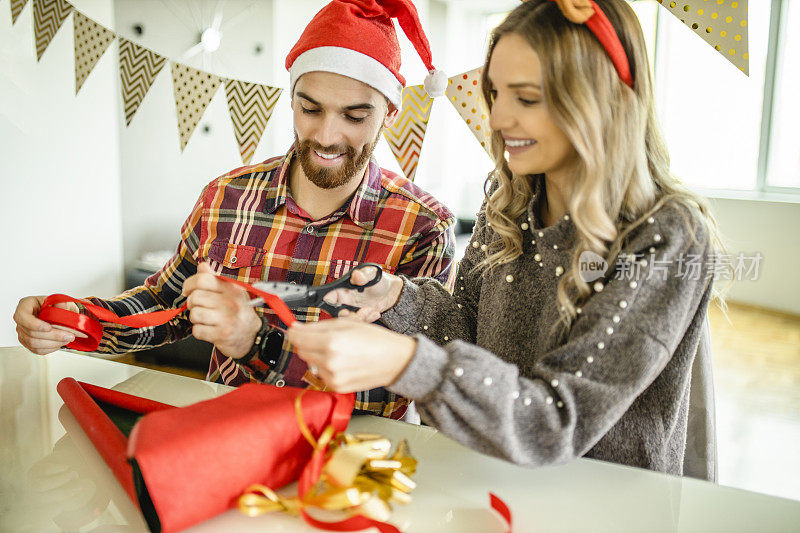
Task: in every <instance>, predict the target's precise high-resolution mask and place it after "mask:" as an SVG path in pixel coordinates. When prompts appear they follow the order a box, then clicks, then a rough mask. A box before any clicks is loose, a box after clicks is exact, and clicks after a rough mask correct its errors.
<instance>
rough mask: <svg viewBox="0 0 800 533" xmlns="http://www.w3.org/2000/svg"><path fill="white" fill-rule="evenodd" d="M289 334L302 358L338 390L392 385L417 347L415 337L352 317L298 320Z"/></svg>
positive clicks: (347, 390) (346, 390)
mask: <svg viewBox="0 0 800 533" xmlns="http://www.w3.org/2000/svg"><path fill="white" fill-rule="evenodd" d="M286 335H287V337H286V338H287V340H288V341H289V342H291V343H292V345H293V346H294V348H295V350H297V353H298V354H299V355H300V357H301V358H302V359H303V360H304V361H305V362H307V363H308V364H309V366H310V365H313V366H315V367H316V371H317V374H318V375H319V377H321V378H322V380H323V381H325V384H326V385H327V386H328V387H330V388H331V389H332V390H334V391H336V392H355V391H362V390H369V389H373V388H375V387H385V386H386V385H391V384H392V383H394V382H395V380H397V378H398V377H399V376H400V374H402V373H403V371H404V370H405V369H406V366H408V363H409V362H410V361H411V359H412V358H413V357H414V353H415V352H416V349H417V341H416V340H414V338H413V337H407V336H405V335H400V334H399V333H394V332H393V331H389V330H388V329H384V328H382V327H380V326H376V325H374V324H365V323H363V322H359V321H357V320H353V319H352V318H351V319H348V318H335V319H332V320H322V321H320V322H315V323H312V324H303V323H301V322H295V323H294V324H293V325H292V326H291V327H290V328H289V330H288V331H287V333H286Z"/></svg>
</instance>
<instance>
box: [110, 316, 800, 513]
mask: <svg viewBox="0 0 800 533" xmlns="http://www.w3.org/2000/svg"><path fill="white" fill-rule="evenodd" d="M709 315H710V319H711V337H712V349H713V357H714V378H715V389H716V403H717V437H718V443H719V444H718V453H719V482H720V484H722V485H727V486H732V487H738V488H743V489H747V490H753V491H757V492H763V493H767V494H772V495H776V496H783V497H786V498H792V499H795V500H800V317H797V316H792V315H786V314H780V313H775V312H773V311H768V310H763V309H757V308H752V307H748V306H744V305H738V304H735V303H730V304H729V308H728V312H727V317H726V316H725V315H724V314H723V313H722V312H721V311H720V310H719V309H718V308H716V307H714V308H712V309H711V310H710V313H709ZM117 360H119V361H122V362H126V363H129V364H135V365H138V366H144V367H147V368H152V369H156V370H162V371H166V372H172V373H175V374H180V375H183V376H190V377H194V378H198V379H203V378H204V377H205V376H204V373H202V372H197V371H192V370H185V369H180V368H174V367H164V366H159V365H155V364H148V363H140V362H137V361H135V360H134V358H133V356H132V355H126V356H121V358H120V359H117Z"/></svg>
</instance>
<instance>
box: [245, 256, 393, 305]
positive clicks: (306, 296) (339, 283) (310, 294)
mask: <svg viewBox="0 0 800 533" xmlns="http://www.w3.org/2000/svg"><path fill="white" fill-rule="evenodd" d="M367 267H374V268H375V269H376V271H377V272H376V274H375V277H374V278H372V279H371V280H370V281H369V282H368V283H366V284H365V285H354V284H352V283H351V282H350V278H351V277H352V275H353V272H355V271H356V270H360V269H363V268H367ZM381 276H383V269H382V268H381V267H380V265H378V264H376V263H362V264H360V265H358V266H356V267H355V268H353V269H352V270H351V271H349V272H348V273H347V274H345V275H344V276H342V277H340V278H339V279H336V280H334V281H331V282H330V283H326V284H325V285H317V286H311V285H297V284H295V283H287V282H285V281H259V282H256V283H253V287H255V288H256V289H260V290H262V291H265V292H269V293H271V294H274V295H275V296H277V297H279V298H280V299H281V300H283V302H284V303H285V304H286V306H287V307H289V309H300V308H304V307H318V308H320V309H322V310H323V311H325V312H326V313H328V314H329V315H331V316H333V317H335V316H338V314H339V311H341V310H342V309H347V310H348V311H353V312H355V311H358V310H359V309H360V308H359V307H355V306H353V305H348V304H341V303H330V302H326V301H325V299H324V298H325V295H326V294H328V293H329V292H331V291H335V290H336V289H353V290H356V291H358V292H362V291H363V290H364V289H366V288H367V287H371V286H373V285H375V284H376V283H378V282H379V281H380V280H381ZM263 303H264V300H263V299H261V298H255V299H253V300H250V305H252V306H256V305H261V304H263Z"/></svg>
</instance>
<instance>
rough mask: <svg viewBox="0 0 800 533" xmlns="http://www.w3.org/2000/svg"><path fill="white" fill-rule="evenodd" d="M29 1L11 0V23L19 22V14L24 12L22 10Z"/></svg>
mask: <svg viewBox="0 0 800 533" xmlns="http://www.w3.org/2000/svg"><path fill="white" fill-rule="evenodd" d="M27 3H28V0H11V25H12V26H13V25H14V24H16V23H17V19H18V18H19V14H20V13H22V10H23V9H25V4H27Z"/></svg>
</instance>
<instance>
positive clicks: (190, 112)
mask: <svg viewBox="0 0 800 533" xmlns="http://www.w3.org/2000/svg"><path fill="white" fill-rule="evenodd" d="M221 83H222V79H221V78H219V77H217V76H214V75H213V74H210V73H208V72H203V71H202V70H197V69H194V68H192V67H188V66H186V65H181V64H180V63H173V64H172V84H173V87H174V88H175V107H176V108H177V110H178V131H179V132H180V135H181V151H183V149H184V148H186V144H187V143H188V142H189V138H190V137H191V136H192V132H194V129H195V127H197V123H198V122H200V119H201V118H202V117H203V113H205V111H206V107H207V106H208V104H209V102H211V99H212V98H213V97H214V93H216V92H217V89H219V86H220V84H221Z"/></svg>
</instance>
